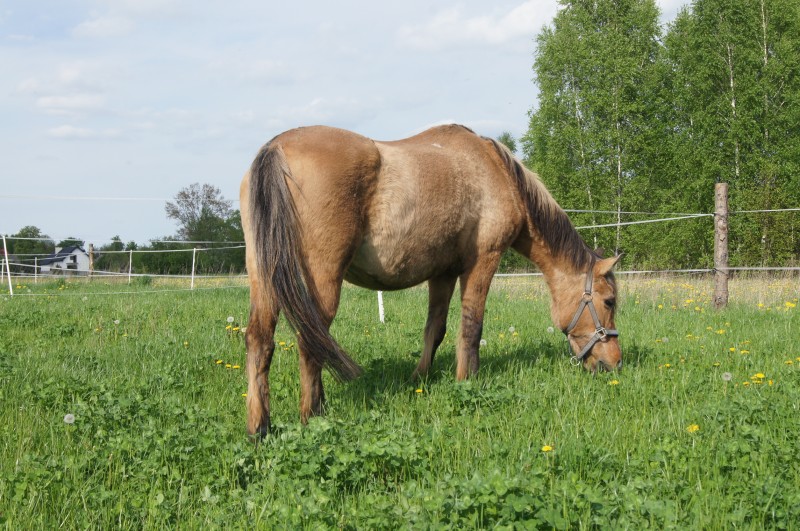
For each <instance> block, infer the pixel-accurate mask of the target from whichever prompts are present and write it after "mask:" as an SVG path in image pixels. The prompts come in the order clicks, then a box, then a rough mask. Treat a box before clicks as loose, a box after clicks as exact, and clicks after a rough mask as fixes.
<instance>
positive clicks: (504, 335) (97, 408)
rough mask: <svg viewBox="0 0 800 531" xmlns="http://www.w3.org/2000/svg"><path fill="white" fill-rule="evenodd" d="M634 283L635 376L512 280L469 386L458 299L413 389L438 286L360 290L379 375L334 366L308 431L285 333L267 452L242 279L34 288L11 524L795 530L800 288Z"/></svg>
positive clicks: (345, 340)
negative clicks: (459, 363) (251, 393)
mask: <svg viewBox="0 0 800 531" xmlns="http://www.w3.org/2000/svg"><path fill="white" fill-rule="evenodd" d="M220 282H223V283H224V282H225V281H220ZM620 284H621V292H622V297H621V302H620V312H619V316H618V320H617V325H618V328H619V330H620V332H621V336H620V341H621V343H622V346H623V355H624V358H625V370H624V371H622V372H621V373H614V374H608V373H605V374H598V375H597V376H592V375H590V374H587V373H585V372H583V371H581V370H579V369H576V368H574V367H572V366H570V364H569V361H568V356H567V347H566V344H565V341H564V338H563V336H562V335H561V334H560V333H559V332H558V331H556V332H553V331H552V329H548V327H550V326H551V323H550V319H549V308H548V304H549V298H548V296H547V294H546V292H545V291H544V289H543V286H542V281H541V280H540V279H537V278H514V279H498V280H497V281H496V282H495V285H494V287H493V289H492V294H491V297H490V300H489V303H488V306H487V308H488V309H487V320H486V324H485V327H484V339H486V345H485V346H484V347H482V350H481V356H482V359H481V361H482V366H481V370H480V374H479V375H478V377H477V378H475V379H473V380H471V381H469V382H466V383H456V382H455V381H454V378H453V373H454V336H455V331H456V327H457V324H458V304H457V301H455V300H454V302H453V305H452V307H451V319H450V323H449V328H448V330H449V331H448V335H447V337H446V339H445V342H444V344H443V345H442V347H441V349H440V352H439V355H438V356H437V359H436V362H435V364H434V368H433V371H432V373H431V375H430V376H429V378H428V379H426V380H425V381H422V382H414V381H410V380H409V375H410V374H411V372H412V370H413V368H414V367H415V366H416V361H417V359H416V357H417V356H418V352H419V350H420V349H421V337H422V327H423V324H424V321H425V311H426V298H427V292H426V290H424V289H415V290H409V291H406V292H402V293H387V294H385V302H386V312H387V321H386V323H385V324H380V323H379V322H378V320H377V308H376V301H375V295H374V293H371V292H367V291H364V290H360V289H356V288H353V287H346V288H345V290H344V293H343V301H342V306H341V309H340V312H339V316H338V319H337V321H336V322H335V324H334V335H335V336H336V337H337V338H338V339H339V341H340V343H341V344H342V345H343V346H344V347H345V348H346V349H347V350H348V351H349V352H350V353H351V354H352V355H353V357H354V358H355V359H356V360H358V361H359V362H360V363H361V364H362V365H363V367H364V368H365V375H364V376H363V377H362V378H361V379H359V380H357V381H355V382H352V383H349V384H337V383H335V382H333V381H332V380H330V379H328V377H327V375H326V385H327V387H326V394H327V398H328V404H327V414H326V416H324V417H321V418H316V419H312V421H311V422H310V423H309V425H308V426H306V427H303V426H301V425H300V424H299V419H298V401H299V385H298V369H297V352H296V350H295V346H294V338H293V335H292V334H291V333H290V331H289V330H288V328H287V327H286V326H285V324H281V326H280V328H279V330H278V333H277V340H278V341H280V346H279V347H278V350H279V352H278V353H277V354H276V357H275V361H274V363H273V370H272V378H271V382H272V406H273V424H274V427H275V430H274V434H273V435H272V436H271V437H269V438H268V439H266V440H265V441H264V442H263V443H262V444H261V445H259V446H257V447H255V446H254V445H253V444H252V443H251V442H250V441H249V440H248V438H247V436H246V434H245V430H244V401H245V399H244V398H243V394H244V393H245V391H246V381H245V374H244V365H245V364H244V359H245V354H244V341H243V338H242V334H241V332H240V330H237V328H238V326H240V325H243V324H245V323H246V318H247V311H248V298H247V290H246V288H244V287H243V286H242V282H241V281H237V282H234V283H233V284H226V285H222V286H217V287H216V289H199V290H195V291H193V292H188V291H177V290H176V291H172V289H173V288H175V287H176V286H175V285H174V284H161V283H159V281H153V282H152V283H149V282H147V281H140V282H139V285H137V284H136V283H134V286H132V287H129V286H127V285H117V286H114V285H108V284H102V283H99V282H95V283H86V282H79V281H75V282H63V281H62V282H60V283H56V282H50V283H42V282H40V283H39V284H35V285H34V284H27V285H22V284H20V285H18V286H16V287H15V288H16V289H15V296H14V297H13V298H11V297H9V296H8V295H7V290H6V291H5V292H0V418H2V422H0V525H2V526H4V527H6V528H9V529H34V528H35V529H55V528H58V527H65V528H112V527H115V528H142V527H145V528H163V527H177V526H180V527H188V528H199V527H225V528H347V529H373V528H406V527H408V528H415V529H417V528H453V529H462V528H496V527H497V528H504V529H512V528H521V529H526V528H545V529H549V528H556V529H563V528H610V527H614V528H637V529H640V528H645V527H654V528H659V529H661V528H684V529H686V528H704V529H731V528H748V529H749V528H755V529H758V528H770V529H781V528H786V529H791V528H795V529H796V528H797V525H798V522H800V436H799V434H800V347H799V346H798V338H797V331H798V326H797V324H798V317H797V312H798V311H800V308H796V307H795V305H796V304H797V303H798V284H797V280H796V279H795V280H792V279H771V280H769V279H767V280H764V279H762V280H758V279H755V280H738V281H736V282H734V284H733V285H732V292H731V300H732V303H731V305H730V307H729V308H728V309H726V310H724V311H721V312H715V311H714V310H712V309H711V307H710V282H709V281H708V280H705V279H700V280H697V279H686V278H668V279H644V280H642V279H639V280H628V279H626V278H624V277H623V278H621V279H620ZM203 287H206V288H210V287H213V286H208V285H206V286H203ZM120 291H125V292H127V293H123V294H112V293H111V292H120ZM456 299H457V297H456ZM229 317H232V318H233V322H232V323H230V324H229V323H228V318H229Z"/></svg>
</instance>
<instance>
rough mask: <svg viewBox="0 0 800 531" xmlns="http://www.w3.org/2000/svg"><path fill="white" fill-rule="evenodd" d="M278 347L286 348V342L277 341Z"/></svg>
mask: <svg viewBox="0 0 800 531" xmlns="http://www.w3.org/2000/svg"><path fill="white" fill-rule="evenodd" d="M278 345H280V346H282V347H285V346H286V341H278Z"/></svg>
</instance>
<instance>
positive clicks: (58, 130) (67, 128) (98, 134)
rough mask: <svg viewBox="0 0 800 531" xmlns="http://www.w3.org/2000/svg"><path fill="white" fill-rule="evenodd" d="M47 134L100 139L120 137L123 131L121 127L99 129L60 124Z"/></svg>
mask: <svg viewBox="0 0 800 531" xmlns="http://www.w3.org/2000/svg"><path fill="white" fill-rule="evenodd" d="M47 136H49V137H51V138H58V139H62V140H99V139H115V138H120V137H121V136H122V132H121V131H120V130H119V129H102V130H99V131H98V130H94V129H89V128H86V127H75V126H72V125H60V126H58V127H51V128H50V129H48V130H47Z"/></svg>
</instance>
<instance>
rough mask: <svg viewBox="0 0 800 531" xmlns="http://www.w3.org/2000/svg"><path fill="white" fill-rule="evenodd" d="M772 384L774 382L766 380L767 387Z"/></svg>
mask: <svg viewBox="0 0 800 531" xmlns="http://www.w3.org/2000/svg"><path fill="white" fill-rule="evenodd" d="M773 383H775V382H773V381H772V380H768V381H767V385H772V384H773Z"/></svg>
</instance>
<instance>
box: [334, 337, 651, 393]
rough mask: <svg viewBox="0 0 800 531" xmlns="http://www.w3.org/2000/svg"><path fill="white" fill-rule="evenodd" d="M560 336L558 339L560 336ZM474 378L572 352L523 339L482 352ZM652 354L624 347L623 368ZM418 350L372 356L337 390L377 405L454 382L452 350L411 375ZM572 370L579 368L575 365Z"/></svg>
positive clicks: (562, 358) (554, 343)
mask: <svg viewBox="0 0 800 531" xmlns="http://www.w3.org/2000/svg"><path fill="white" fill-rule="evenodd" d="M559 339H560V338H559ZM481 354H482V355H481V360H480V363H481V365H480V369H479V371H478V375H477V378H479V379H481V378H492V377H496V376H498V375H501V374H504V373H509V374H511V373H513V372H514V371H515V370H517V369H519V368H529V367H532V366H534V365H536V364H538V363H549V364H564V365H567V364H569V363H570V357H571V356H572V352H571V350H570V349H569V347H568V345H567V344H566V342H565V341H560V340H558V339H557V340H547V341H532V342H523V343H520V344H519V345H515V346H513V347H511V348H508V349H505V350H504V351H503V352H497V353H493V352H492V351H491V350H484V351H482V353H481ZM654 354H655V352H654V350H653V349H652V348H650V347H647V346H643V345H639V344H635V343H634V344H633V345H626V346H624V350H623V361H624V369H623V370H635V368H636V367H638V366H640V365H641V364H643V363H644V362H645V360H647V359H648V358H650V357H651V356H653V355H654ZM419 355H420V353H419V352H416V353H405V354H396V355H391V354H389V355H387V356H386V357H380V358H373V359H371V360H369V361H367V362H366V363H365V364H364V374H363V375H362V376H361V377H360V378H358V379H357V380H354V381H352V382H350V383H348V384H345V385H343V386H342V387H341V389H340V390H339V391H338V392H339V393H340V394H341V396H342V398H343V399H344V400H345V401H346V402H350V403H364V404H374V405H380V404H382V403H384V402H386V401H387V400H390V399H391V398H392V397H394V396H396V395H398V394H404V393H408V392H410V391H412V390H413V389H417V388H419V387H421V386H424V385H431V384H435V383H438V382H442V381H445V382H446V381H447V380H452V381H455V364H456V363H455V349H454V348H453V347H450V348H446V349H444V350H441V351H440V352H437V354H436V357H435V358H434V361H433V365H432V367H431V369H430V371H429V373H428V374H427V375H426V376H425V377H424V378H422V379H419V380H418V379H413V378H412V377H411V375H412V373H413V371H414V369H415V368H416V366H417V363H418V362H419ZM575 370H579V369H578V368H577V367H576V368H575Z"/></svg>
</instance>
